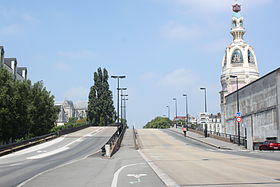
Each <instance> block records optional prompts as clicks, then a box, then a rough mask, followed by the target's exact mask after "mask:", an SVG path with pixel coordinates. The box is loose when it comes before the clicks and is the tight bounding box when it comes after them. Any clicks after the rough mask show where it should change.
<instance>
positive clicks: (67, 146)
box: [26, 129, 103, 160]
mask: <svg viewBox="0 0 280 187" xmlns="http://www.w3.org/2000/svg"><path fill="white" fill-rule="evenodd" d="M102 130H103V129H98V130H97V131H95V133H94V135H95V134H97V133H99V132H101V131H102ZM92 133H93V132H90V133H88V134H86V135H84V136H82V137H81V138H78V139H77V140H74V141H72V142H70V143H68V144H66V145H64V146H63V147H60V148H58V149H55V150H53V151H49V152H45V153H42V154H39V155H35V156H30V157H27V158H26V159H28V160H34V159H40V158H44V157H48V156H51V155H54V154H57V153H60V152H63V151H66V150H68V149H69V148H70V147H69V146H70V145H72V144H74V143H76V142H81V141H83V140H84V139H83V138H84V137H87V136H89V135H91V134H92Z"/></svg>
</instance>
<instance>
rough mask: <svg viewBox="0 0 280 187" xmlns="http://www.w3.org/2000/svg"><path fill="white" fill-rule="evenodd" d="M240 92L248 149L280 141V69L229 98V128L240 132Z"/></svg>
mask: <svg viewBox="0 0 280 187" xmlns="http://www.w3.org/2000/svg"><path fill="white" fill-rule="evenodd" d="M237 93H238V96H239V103H240V112H241V116H242V119H243V121H242V122H241V125H240V135H241V137H246V138H247V148H248V149H251V150H252V149H253V148H255V149H257V145H258V144H259V143H261V142H264V141H265V140H267V139H269V140H274V141H276V142H280V124H279V120H280V68H278V69H276V70H274V71H272V72H271V73H269V74H267V75H265V76H263V77H261V78H259V79H258V80H256V81H254V82H252V83H250V84H248V85H246V86H244V87H243V88H241V89H239V90H238V91H235V92H233V93H231V94H229V95H227V96H226V97H225V105H224V106H225V108H224V112H225V114H224V115H225V124H226V125H225V128H224V131H225V132H226V133H228V134H232V135H237V122H236V118H235V114H236V111H237V109H236V108H237Z"/></svg>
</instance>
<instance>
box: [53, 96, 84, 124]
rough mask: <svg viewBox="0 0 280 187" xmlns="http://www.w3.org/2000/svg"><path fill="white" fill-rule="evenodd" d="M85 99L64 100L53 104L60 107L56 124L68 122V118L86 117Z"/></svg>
mask: <svg viewBox="0 0 280 187" xmlns="http://www.w3.org/2000/svg"><path fill="white" fill-rule="evenodd" d="M87 104H88V102H87V101H78V102H75V103H73V101H70V100H65V101H64V102H63V103H56V104H55V105H56V106H58V107H60V113H59V114H58V120H57V121H56V122H57V125H63V124H64V123H67V122H69V119H70V118H76V119H81V118H86V117H87Z"/></svg>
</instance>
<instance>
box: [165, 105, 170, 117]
mask: <svg viewBox="0 0 280 187" xmlns="http://www.w3.org/2000/svg"><path fill="white" fill-rule="evenodd" d="M166 107H167V111H168V119H170V108H169V106H166Z"/></svg>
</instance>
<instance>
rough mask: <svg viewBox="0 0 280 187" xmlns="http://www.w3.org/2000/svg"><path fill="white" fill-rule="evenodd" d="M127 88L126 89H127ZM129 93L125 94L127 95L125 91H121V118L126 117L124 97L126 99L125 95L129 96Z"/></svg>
mask: <svg viewBox="0 0 280 187" xmlns="http://www.w3.org/2000/svg"><path fill="white" fill-rule="evenodd" d="M125 90H126V89H125ZM127 96H128V95H127V94H125V95H123V93H122V91H121V119H124V107H125V106H124V105H123V102H125V101H124V99H125V97H127Z"/></svg>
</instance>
